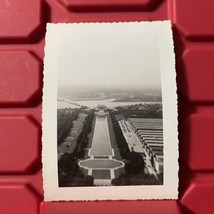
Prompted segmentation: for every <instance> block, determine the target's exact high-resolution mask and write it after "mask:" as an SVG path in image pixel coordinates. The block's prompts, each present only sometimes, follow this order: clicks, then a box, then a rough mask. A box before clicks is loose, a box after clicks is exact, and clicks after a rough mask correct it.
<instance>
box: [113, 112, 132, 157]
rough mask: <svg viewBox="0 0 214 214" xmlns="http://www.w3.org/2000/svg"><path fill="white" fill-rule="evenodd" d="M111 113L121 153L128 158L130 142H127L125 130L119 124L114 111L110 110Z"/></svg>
mask: <svg viewBox="0 0 214 214" xmlns="http://www.w3.org/2000/svg"><path fill="white" fill-rule="evenodd" d="M109 115H110V118H111V121H112V125H113V130H114V135H115V139H116V143H117V146H118V148H119V150H120V155H121V157H122V158H124V159H127V158H128V157H129V155H130V150H129V147H128V144H127V142H126V139H125V137H124V136H123V132H122V130H121V128H120V126H119V123H118V121H117V119H116V117H115V113H114V112H113V111H109Z"/></svg>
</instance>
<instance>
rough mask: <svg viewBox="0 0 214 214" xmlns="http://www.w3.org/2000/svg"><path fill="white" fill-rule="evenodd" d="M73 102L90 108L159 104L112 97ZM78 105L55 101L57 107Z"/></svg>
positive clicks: (74, 106)
mask: <svg viewBox="0 0 214 214" xmlns="http://www.w3.org/2000/svg"><path fill="white" fill-rule="evenodd" d="M73 102H74V103H77V104H80V105H82V106H88V107H90V108H96V107H97V106H98V105H105V106H107V108H115V107H117V106H128V105H137V104H141V103H142V104H161V102H147V101H145V102H144V101H142V102H114V99H107V100H86V101H73ZM77 107H78V106H76V105H73V104H71V103H67V102H64V101H57V108H58V109H61V108H77Z"/></svg>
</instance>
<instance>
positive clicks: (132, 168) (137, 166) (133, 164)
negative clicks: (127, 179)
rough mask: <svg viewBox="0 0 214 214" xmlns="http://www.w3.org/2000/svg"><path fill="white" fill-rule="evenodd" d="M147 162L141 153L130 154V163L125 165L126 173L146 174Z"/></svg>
mask: <svg viewBox="0 0 214 214" xmlns="http://www.w3.org/2000/svg"><path fill="white" fill-rule="evenodd" d="M144 167H145V162H144V159H143V157H142V156H141V154H140V153H137V152H134V151H132V152H130V155H129V157H128V161H127V163H126V164H125V171H126V172H127V173H128V174H139V173H143V172H144Z"/></svg>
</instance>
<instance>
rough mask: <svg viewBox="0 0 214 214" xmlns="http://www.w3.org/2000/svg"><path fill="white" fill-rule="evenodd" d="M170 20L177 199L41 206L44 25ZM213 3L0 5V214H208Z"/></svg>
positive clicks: (212, 187)
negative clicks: (175, 96) (175, 95)
mask: <svg viewBox="0 0 214 214" xmlns="http://www.w3.org/2000/svg"><path fill="white" fill-rule="evenodd" d="M165 19H170V20H171V21H172V24H173V35H174V41H175V53H176V67H177V83H178V101H179V106H178V107H179V109H178V110H179V140H180V143H179V145H180V159H179V163H180V172H179V178H180V187H179V200H178V201H171V200H164V201H126V202H124V201H114V202H48V203H46V202H43V189H42V173H41V160H40V159H41V155H40V152H41V94H42V63H43V57H44V44H45V42H44V37H45V25H46V23H47V22H54V23H57V22H113V21H115V22H116V21H155V20H165ZM213 20H214V1H213V0H204V1H201V0H194V1H193V0H30V1H29V0H18V1H17V0H1V1H0V213H1V214H14V213H16V214H26V213H27V214H31V213H32V214H70V213H78V214H83V213H93V214H100V213H103V214H108V213H117V214H129V213H136V214H141V213H144V214H166V213H170V214H171V213H172V214H183V213H186V214H213V213H214V22H213Z"/></svg>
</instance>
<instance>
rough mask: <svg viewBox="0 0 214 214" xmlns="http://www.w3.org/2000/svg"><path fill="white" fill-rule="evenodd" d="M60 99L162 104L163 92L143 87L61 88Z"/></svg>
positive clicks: (59, 90) (59, 91)
mask: <svg viewBox="0 0 214 214" xmlns="http://www.w3.org/2000/svg"><path fill="white" fill-rule="evenodd" d="M58 97H63V98H67V99H70V100H73V101H83V100H84V101H86V100H108V99H113V100H114V102H143V101H146V102H161V101H162V97H161V90H160V89H150V88H143V87H138V88H135V87H130V86H123V87H113V86H111V87H101V86H100V87H92V86H86V87H80V86H79V87H78V86H77V87H69V86H67V87H60V88H59V89H58Z"/></svg>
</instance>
